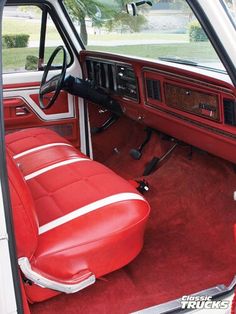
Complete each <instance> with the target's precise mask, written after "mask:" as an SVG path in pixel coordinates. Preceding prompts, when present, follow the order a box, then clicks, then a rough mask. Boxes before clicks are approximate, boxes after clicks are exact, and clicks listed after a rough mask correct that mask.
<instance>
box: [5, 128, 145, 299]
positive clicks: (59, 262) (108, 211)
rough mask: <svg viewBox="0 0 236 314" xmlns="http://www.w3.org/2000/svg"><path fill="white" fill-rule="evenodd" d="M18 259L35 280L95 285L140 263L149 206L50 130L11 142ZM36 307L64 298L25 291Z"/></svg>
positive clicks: (33, 287)
mask: <svg viewBox="0 0 236 314" xmlns="http://www.w3.org/2000/svg"><path fill="white" fill-rule="evenodd" d="M6 144H7V149H8V154H7V160H8V175H9V183H10V192H11V200H12V207H13V218H14V227H15V234H16V242H17V253H18V257H19V258H20V257H28V258H29V260H30V264H31V267H32V269H33V270H34V271H36V272H37V273H40V274H41V275H43V276H45V277H46V278H49V279H52V280H55V281H57V282H62V283H63V282H73V281H74V280H78V278H80V277H81V278H83V276H84V275H85V274H86V273H88V272H91V273H93V274H94V275H95V277H96V278H99V277H101V276H103V275H105V274H107V273H110V272H112V271H114V270H116V269H118V268H120V267H122V266H124V265H126V264H127V263H129V262H130V261H131V260H132V259H134V258H135V257H136V255H137V254H138V253H139V252H140V250H141V248H142V245H143V235H144V229H145V223H146V220H147V218H148V215H149V210H150V208H149V205H148V203H147V202H146V201H145V200H144V199H143V198H142V196H140V195H139V194H138V192H137V191H136V190H135V189H134V187H132V186H131V185H130V184H129V183H128V182H127V181H126V180H124V179H122V178H121V177H119V176H118V175H116V174H115V173H114V172H112V171H111V170H109V169H108V168H106V167H104V166H103V165H101V164H99V163H97V162H95V161H92V160H90V159H88V158H87V157H86V156H84V155H83V154H82V153H80V152H79V151H77V150H76V149H75V148H74V147H72V146H71V145H70V144H69V143H68V142H67V141H66V140H65V139H63V138H61V137H60V136H59V135H57V134H56V133H54V132H52V131H50V130H47V129H28V130H24V131H19V132H16V133H12V134H9V135H7V136H6ZM25 289H26V293H27V296H28V299H29V300H30V301H31V302H37V301H41V300H44V299H47V298H49V297H51V296H53V295H55V294H57V293H58V292H56V291H53V290H49V289H42V288H41V287H39V286H37V285H36V284H33V285H28V284H27V283H26V284H25Z"/></svg>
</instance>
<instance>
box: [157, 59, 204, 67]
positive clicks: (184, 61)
mask: <svg viewBox="0 0 236 314" xmlns="http://www.w3.org/2000/svg"><path fill="white" fill-rule="evenodd" d="M158 59H159V60H161V61H167V62H173V63H178V64H185V65H192V66H195V67H196V66H199V64H198V63H197V62H194V61H190V60H185V59H179V58H169V57H159V58H158Z"/></svg>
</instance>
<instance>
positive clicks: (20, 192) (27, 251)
mask: <svg viewBox="0 0 236 314" xmlns="http://www.w3.org/2000/svg"><path fill="white" fill-rule="evenodd" d="M7 171H8V180H9V187H10V196H11V204H12V211H13V222H14V230H15V237H16V246H17V256H18V257H28V258H29V259H30V258H31V256H32V255H33V254H34V252H35V249H36V247H37V241H38V219H37V215H36V211H35V206H34V201H33V199H32V196H31V193H30V190H29V187H28V186H27V184H26V182H25V179H24V177H23V175H22V173H21V171H20V169H19V167H18V166H17V164H16V163H15V161H14V160H13V159H12V157H11V156H10V154H9V153H8V152H7Z"/></svg>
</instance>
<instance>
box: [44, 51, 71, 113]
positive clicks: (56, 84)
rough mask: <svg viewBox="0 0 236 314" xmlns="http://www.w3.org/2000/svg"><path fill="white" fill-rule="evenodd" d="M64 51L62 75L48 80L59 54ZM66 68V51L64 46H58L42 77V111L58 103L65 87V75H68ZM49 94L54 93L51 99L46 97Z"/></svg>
mask: <svg viewBox="0 0 236 314" xmlns="http://www.w3.org/2000/svg"><path fill="white" fill-rule="evenodd" d="M60 51H62V53H63V64H62V68H61V72H60V74H57V75H55V76H53V77H52V78H50V79H49V80H47V76H48V73H49V71H50V69H51V66H52V63H53V61H54V60H55V58H56V56H57V55H58V53H59V52H60ZM66 66H67V60H66V51H65V48H64V47H63V46H58V47H57V48H56V49H55V50H54V51H53V53H52V55H51V57H50V59H49V61H48V63H47V65H46V67H45V69H44V73H43V76H42V81H41V85H40V89H39V105H40V107H41V108H42V109H47V108H50V107H51V106H52V105H53V104H54V103H55V101H56V99H57V97H58V96H59V93H60V91H61V89H62V87H63V83H64V79H65V74H66ZM49 93H53V95H51V96H50V97H48V96H46V95H47V94H49ZM45 100H47V103H46V104H45Z"/></svg>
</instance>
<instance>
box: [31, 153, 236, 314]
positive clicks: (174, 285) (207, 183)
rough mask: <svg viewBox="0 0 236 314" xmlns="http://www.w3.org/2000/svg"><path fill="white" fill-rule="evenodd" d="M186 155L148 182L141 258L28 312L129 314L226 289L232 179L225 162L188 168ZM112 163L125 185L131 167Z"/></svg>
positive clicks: (205, 161)
mask: <svg viewBox="0 0 236 314" xmlns="http://www.w3.org/2000/svg"><path fill="white" fill-rule="evenodd" d="M123 149H124V147H123ZM127 149H128V148H127V147H126V148H125V149H124V151H126V150H127ZM147 149H148V148H147ZM149 149H151V148H149ZM188 152H189V151H188V148H183V147H179V148H177V149H176V150H175V151H174V152H173V154H172V155H171V157H170V158H169V160H168V161H167V162H166V163H164V164H163V165H162V167H161V168H160V169H158V170H157V171H156V172H155V173H153V174H152V175H150V176H149V177H148V182H149V184H150V187H151V189H150V191H149V192H148V193H147V194H146V198H147V200H148V201H149V202H150V204H151V207H152V211H151V216H150V219H149V222H148V225H147V230H146V235H145V245H144V248H143V251H142V252H141V254H140V255H139V256H138V257H137V258H136V259H135V260H134V261H133V262H132V263H130V264H129V265H128V266H126V267H124V268H123V269H121V270H119V271H116V272H114V273H112V274H109V275H108V276H106V277H105V278H104V279H103V280H98V281H97V282H96V284H95V285H93V286H91V287H89V288H86V289H85V290H83V291H81V292H79V293H77V294H74V295H60V296H58V297H55V298H54V299H51V300H48V301H46V302H43V303H39V304H35V305H33V306H31V311H32V313H38V314H39V313H44V314H45V313H68V314H69V313H70V314H73V313H86V314H87V313H130V312H132V311H136V310H140V309H142V308H144V307H147V306H153V305H156V304H159V303H163V302H167V301H169V300H171V299H176V298H178V297H180V296H182V295H185V294H190V293H194V292H197V291H200V290H203V289H206V288H209V287H212V286H215V285H218V284H229V283H230V281H231V280H232V278H233V276H234V274H235V268H236V249H235V244H234V239H233V225H234V223H235V222H236V203H235V202H234V201H233V192H234V190H235V189H236V174H235V173H234V171H233V167H232V165H231V164H230V163H228V162H226V161H223V160H221V159H219V158H217V157H213V156H210V155H208V154H203V153H200V152H194V154H193V156H192V159H191V160H190V159H189V158H188ZM149 157H150V155H149ZM122 158H123V156H122ZM127 158H128V157H127ZM115 159H116V156H115V155H113V154H110V157H109V158H107V160H106V164H107V165H109V166H110V167H111V166H112V168H113V169H114V170H115V171H116V172H118V173H120V174H122V175H126V177H130V176H131V170H130V168H131V164H132V162H133V161H132V160H131V161H129V162H126V163H123V165H121V164H119V163H117V162H115ZM142 163H144V161H142ZM139 167H140V169H139ZM139 167H137V169H136V168H134V169H135V171H134V172H135V173H140V171H139V170H142V169H141V168H142V167H143V164H142V167H141V166H139Z"/></svg>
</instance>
